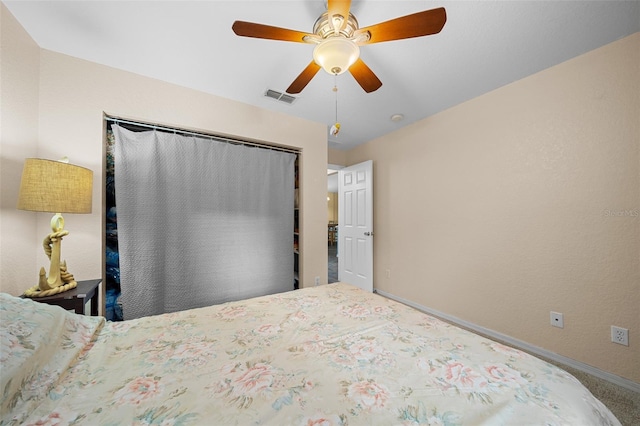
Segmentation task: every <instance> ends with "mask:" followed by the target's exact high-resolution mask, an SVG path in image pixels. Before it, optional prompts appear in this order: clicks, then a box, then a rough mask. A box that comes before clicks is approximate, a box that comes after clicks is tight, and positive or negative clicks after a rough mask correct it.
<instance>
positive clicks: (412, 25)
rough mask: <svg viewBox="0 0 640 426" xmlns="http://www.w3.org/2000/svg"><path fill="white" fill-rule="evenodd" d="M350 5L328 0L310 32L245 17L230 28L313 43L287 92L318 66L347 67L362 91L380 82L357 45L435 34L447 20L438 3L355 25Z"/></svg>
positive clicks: (243, 33)
mask: <svg viewBox="0 0 640 426" xmlns="http://www.w3.org/2000/svg"><path fill="white" fill-rule="evenodd" d="M350 8H351V1H350V0H328V2H327V11H326V12H324V13H323V14H322V15H320V17H319V18H318V19H317V20H316V23H315V24H314V26H313V33H305V32H300V31H295V30H289V29H286V28H280V27H273V26H270V25H264V24H256V23H253V22H245V21H235V22H234V23H233V26H232V28H233V32H235V33H236V35H239V36H242V37H253V38H263V39H269V40H281V41H293V42H297V43H310V44H315V45H316V47H315V48H314V50H313V60H312V61H311V63H309V65H307V67H306V68H305V69H304V70H303V71H302V72H301V73H300V75H299V76H298V77H297V78H296V79H295V80H294V81H293V83H291V85H290V86H289V87H288V88H287V90H286V91H287V93H291V94H296V93H300V92H301V91H302V89H304V88H305V87H306V85H307V84H309V82H310V81H311V79H312V78H313V77H314V76H315V75H316V74H317V72H318V71H319V70H320V68H323V69H324V70H325V71H326V72H328V73H329V74H332V75H338V74H342V73H343V72H345V71H347V70H349V72H350V73H351V75H353V77H354V78H355V79H356V81H357V82H358V84H360V86H361V87H362V88H363V89H364V91H365V92H367V93H370V92H373V91H375V90H378V89H379V88H380V86H382V82H381V81H380V79H378V77H377V76H376V75H375V74H374V73H373V71H371V69H370V68H369V67H368V66H367V65H366V64H365V63H364V62H363V61H362V59H360V47H359V46H362V45H367V44H372V43H380V42H383V41H392V40H401V39H405V38H412V37H422V36H427V35H432V34H437V33H439V32H440V30H442V28H443V27H444V24H445V22H446V21H447V14H446V12H445V10H444V8H443V7H440V8H437V9H431V10H425V11H422V12H417V13H413V14H411V15H406V16H402V17H399V18H395V19H391V20H389V21H385V22H381V23H379V24H375V25H371V26H368V27H365V28H359V26H358V21H357V20H356V18H355V16H353V15H352V14H351V13H350Z"/></svg>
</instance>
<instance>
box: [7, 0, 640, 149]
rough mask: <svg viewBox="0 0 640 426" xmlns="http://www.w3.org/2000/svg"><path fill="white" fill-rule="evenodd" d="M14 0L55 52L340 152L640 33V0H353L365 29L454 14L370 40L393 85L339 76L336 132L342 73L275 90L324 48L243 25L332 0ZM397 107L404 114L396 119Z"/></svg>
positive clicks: (302, 24)
mask: <svg viewBox="0 0 640 426" xmlns="http://www.w3.org/2000/svg"><path fill="white" fill-rule="evenodd" d="M3 3H4V4H5V5H6V6H7V7H8V9H9V10H10V11H11V13H12V14H13V15H14V16H15V17H16V18H17V20H18V21H19V22H20V23H21V25H22V26H23V27H24V28H25V29H26V31H27V32H28V33H29V34H30V35H31V36H32V37H33V39H34V40H35V41H36V42H37V43H38V45H40V47H42V48H44V49H49V50H52V51H56V52H60V53H64V54H67V55H71V56H75V57H79V58H83V59H86V60H89V61H93V62H97V63H101V64H105V65H109V66H112V67H115V68H120V69H123V70H127V71H132V72H134V73H137V74H142V75H145V76H149V77H153V78H157V79H160V80H164V81H168V82H172V83H176V84H179V85H182V86H186V87H190V88H194V89H197V90H200V91H203V92H207V93H212V94H215V95H218V96H222V97H225V98H230V99H234V100H238V101H241V102H245V103H248V104H253V105H256V106H259V107H262V108H267V109H270V110H275V111H280V112H284V113H287V114H290V115H294V116H298V117H303V118H307V119H309V120H313V121H316V122H322V123H326V124H327V139H328V143H329V147H331V148H335V149H350V148H352V147H354V146H356V145H358V144H361V143H364V142H366V141H369V140H371V139H374V138H376V137H378V136H381V135H383V134H386V133H389V132H391V131H393V130H395V129H397V128H398V127H400V126H405V125H407V124H410V123H412V122H415V121H417V120H420V119H422V118H425V117H428V116H430V115H433V114H436V113H438V112H439V111H442V110H444V109H447V108H449V107H452V106H454V105H457V104H459V103H462V102H465V101H467V100H469V99H472V98H474V97H476V96H478V95H481V94H483V93H486V92H489V91H491V90H494V89H496V88H498V87H501V86H504V85H506V84H509V83H511V82H513V81H516V80H519V79H521V78H523V77H526V76H528V75H531V74H533V73H535V72H538V71H540V70H543V69H545V68H548V67H551V66H553V65H555V64H558V63H560V62H563V61H566V60H568V59H570V58H573V57H575V56H577V55H580V54H582V53H585V52H587V51H589V50H592V49H595V48H598V47H600V46H603V45H605V44H607V43H610V42H612V41H615V40H617V39H620V38H622V37H625V36H627V35H629V34H632V33H635V32H637V31H640V2H639V1H436V0H434V1H381V0H367V1H364V0H363V1H353V3H352V7H351V11H352V13H353V14H354V15H355V16H356V18H357V19H358V21H359V24H360V26H361V27H364V26H369V25H372V24H375V23H378V22H382V21H386V20H389V19H392V18H396V17H399V16H404V15H407V14H411V13H414V12H419V11H422V10H426V9H432V8H436V7H440V6H444V7H445V8H446V11H447V23H446V25H445V26H444V29H443V30H442V32H440V33H439V34H436V35H432V36H428V37H420V38H414V39H408V40H400V41H392V42H386V43H379V44H373V45H368V46H363V47H362V48H361V58H362V59H363V60H364V61H365V62H366V63H367V64H368V65H369V67H370V68H371V69H372V70H373V71H374V72H375V73H376V75H377V76H378V77H379V78H380V80H381V81H382V83H383V86H382V87H381V88H380V89H379V90H378V91H376V92H373V93H370V94H367V93H365V92H364V91H363V90H362V89H361V88H360V86H359V85H358V84H357V83H356V82H355V80H354V79H353V77H351V75H350V74H348V73H345V74H342V75H340V76H338V77H337V79H336V81H337V85H338V89H339V90H338V121H340V122H341V124H342V128H341V131H340V133H339V135H338V136H337V138H334V137H330V136H329V134H328V129H329V127H330V126H331V125H332V124H333V122H334V121H335V114H336V111H335V104H336V102H335V93H334V92H333V91H332V88H333V86H334V77H333V76H330V75H328V74H326V73H324V71H320V72H319V73H318V74H317V75H316V77H315V78H314V79H313V80H312V81H311V83H309V85H308V86H307V87H306V88H305V90H303V92H302V93H301V95H300V96H299V98H298V99H297V100H296V101H295V102H294V103H293V104H292V105H287V104H283V103H280V102H277V101H274V100H272V99H269V98H266V97H264V96H263V95H264V92H265V90H266V89H275V90H278V91H284V90H285V89H286V88H287V87H288V86H289V84H290V83H291V82H292V81H293V80H294V78H295V77H296V76H297V75H298V74H299V73H300V72H301V71H302V70H303V69H304V68H305V67H306V66H307V64H308V63H309V62H310V61H311V59H312V57H311V54H312V50H313V46H312V45H307V44H301V43H289V42H281V41H272V40H261V39H253V38H245V37H238V36H236V35H235V34H234V33H233V32H232V30H231V25H232V24H233V22H234V20H244V21H251V22H258V23H264V24H268V25H274V26H280V27H284V28H289V29H294V30H300V31H304V32H312V28H313V24H314V22H315V20H316V19H317V17H318V16H319V15H320V14H321V13H322V12H323V11H324V10H325V8H326V2H325V1H323V0H308V1H269V0H254V1H238V0H234V1H184V0H183V1H56V0H48V1H5V0H3ZM96 84H99V83H98V82H97V83H96ZM393 114H403V115H404V120H403V121H401V122H393V121H391V119H390V117H391V116H392V115H393ZM274 125H277V123H274Z"/></svg>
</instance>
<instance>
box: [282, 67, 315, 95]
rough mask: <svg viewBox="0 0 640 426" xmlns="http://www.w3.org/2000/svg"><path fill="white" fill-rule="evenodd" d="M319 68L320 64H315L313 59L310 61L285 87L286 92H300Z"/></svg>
mask: <svg viewBox="0 0 640 426" xmlns="http://www.w3.org/2000/svg"><path fill="white" fill-rule="evenodd" d="M319 70H320V65H318V64H316V63H315V62H314V61H311V63H310V64H309V65H307V67H306V68H305V69H304V70H303V71H302V72H301V73H300V75H299V76H298V77H296V79H295V80H293V83H291V85H290V86H289V87H288V88H287V90H286V92H287V93H290V94H293V95H294V94H296V93H300V92H302V89H304V88H305V87H306V86H307V84H309V82H310V81H311V79H312V78H313V77H314V76H315V75H316V74H317V73H318V71H319Z"/></svg>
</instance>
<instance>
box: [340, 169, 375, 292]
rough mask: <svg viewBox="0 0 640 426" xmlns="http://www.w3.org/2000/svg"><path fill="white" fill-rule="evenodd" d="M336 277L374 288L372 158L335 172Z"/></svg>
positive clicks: (363, 286) (361, 286)
mask: <svg viewBox="0 0 640 426" xmlns="http://www.w3.org/2000/svg"><path fill="white" fill-rule="evenodd" d="M338 200H339V201H338V253H339V256H338V279H339V280H340V281H343V282H346V283H349V284H353V285H356V286H358V287H360V288H362V289H363V290H367V291H373V161H371V160H369V161H365V162H364V163H360V164H356V165H354V166H351V167H345V168H344V169H341V170H339V171H338Z"/></svg>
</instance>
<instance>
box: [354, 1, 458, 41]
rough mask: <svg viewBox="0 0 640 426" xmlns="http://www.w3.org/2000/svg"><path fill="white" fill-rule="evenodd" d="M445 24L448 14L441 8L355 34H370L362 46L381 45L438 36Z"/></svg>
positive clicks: (364, 29)
mask: <svg viewBox="0 0 640 426" xmlns="http://www.w3.org/2000/svg"><path fill="white" fill-rule="evenodd" d="M445 22H447V13H446V12H445V10H444V7H440V8H437V9H431V10H424V11H422V12H418V13H414V14H411V15H406V16H401V17H400V18H395V19H391V20H389V21H385V22H381V23H379V24H375V25H371V26H369V27H365V28H360V29H359V30H357V31H356V32H355V34H356V36H357V35H358V34H362V33H366V32H369V34H370V38H369V40H368V41H365V42H362V43H360V44H371V43H380V42H383V41H392V40H402V39H405V38H412V37H422V36H427V35H431V34H437V33H439V32H440V30H442V27H444V24H445Z"/></svg>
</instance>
